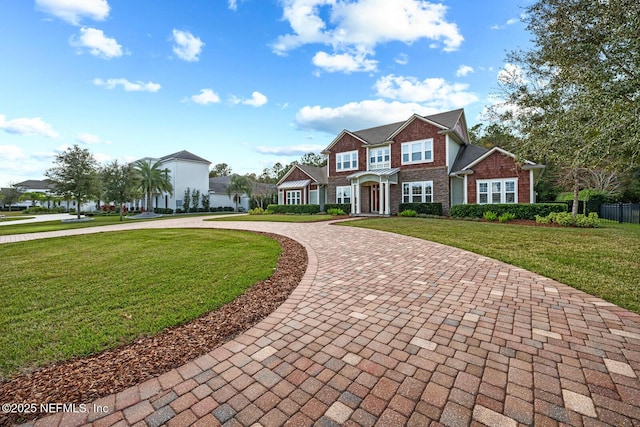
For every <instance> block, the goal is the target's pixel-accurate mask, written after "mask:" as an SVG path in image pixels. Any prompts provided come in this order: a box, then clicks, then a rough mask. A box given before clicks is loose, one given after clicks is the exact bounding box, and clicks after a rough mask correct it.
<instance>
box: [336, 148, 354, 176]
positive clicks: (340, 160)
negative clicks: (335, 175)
mask: <svg viewBox="0 0 640 427" xmlns="http://www.w3.org/2000/svg"><path fill="white" fill-rule="evenodd" d="M345 162H348V163H349V165H350V166H349V167H348V168H345V167H344V163H345ZM357 169H358V150H354V151H344V152H342V153H336V171H337V172H343V171H352V170H357Z"/></svg>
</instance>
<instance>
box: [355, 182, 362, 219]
mask: <svg viewBox="0 0 640 427" xmlns="http://www.w3.org/2000/svg"><path fill="white" fill-rule="evenodd" d="M361 188H362V187H361V186H360V181H359V180H356V213H357V214H361V213H362V202H361V200H360V199H361V197H360V193H361V191H360V190H361Z"/></svg>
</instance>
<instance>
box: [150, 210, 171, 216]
mask: <svg viewBox="0 0 640 427" xmlns="http://www.w3.org/2000/svg"><path fill="white" fill-rule="evenodd" d="M153 213H157V214H163V215H171V214H173V209H169V208H153Z"/></svg>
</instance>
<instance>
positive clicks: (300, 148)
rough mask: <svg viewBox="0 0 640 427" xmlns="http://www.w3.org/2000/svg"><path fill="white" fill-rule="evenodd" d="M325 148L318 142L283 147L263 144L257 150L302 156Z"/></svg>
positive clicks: (263, 152)
mask: <svg viewBox="0 0 640 427" xmlns="http://www.w3.org/2000/svg"><path fill="white" fill-rule="evenodd" d="M325 148H326V146H324V145H318V144H298V145H287V146H283V147H265V146H262V145H261V146H258V147H256V151H257V152H258V153H262V154H273V155H276V156H302V155H304V154H307V153H319V152H320V151H322V150H324V149H325Z"/></svg>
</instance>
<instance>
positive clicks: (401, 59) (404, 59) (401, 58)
mask: <svg viewBox="0 0 640 427" xmlns="http://www.w3.org/2000/svg"><path fill="white" fill-rule="evenodd" d="M394 61H395V62H396V64H400V65H407V64H408V63H409V56H407V54H406V53H401V54H400V55H398V56H397V57H396V59H394Z"/></svg>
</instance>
